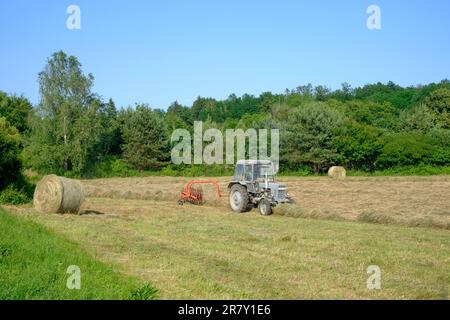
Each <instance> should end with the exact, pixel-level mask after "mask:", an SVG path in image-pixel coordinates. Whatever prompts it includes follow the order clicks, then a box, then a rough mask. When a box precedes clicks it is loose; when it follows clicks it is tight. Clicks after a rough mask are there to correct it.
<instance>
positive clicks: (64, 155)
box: [24, 52, 102, 174]
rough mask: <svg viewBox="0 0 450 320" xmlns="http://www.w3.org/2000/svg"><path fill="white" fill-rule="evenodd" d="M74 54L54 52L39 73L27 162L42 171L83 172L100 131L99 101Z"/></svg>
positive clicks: (91, 155)
mask: <svg viewBox="0 0 450 320" xmlns="http://www.w3.org/2000/svg"><path fill="white" fill-rule="evenodd" d="M92 84H93V76H92V75H90V74H89V75H84V74H83V73H82V70H81V64H80V63H79V62H78V60H77V59H76V58H75V57H73V56H67V55H66V54H65V53H64V52H57V53H55V54H53V55H52V57H51V59H49V60H48V63H47V65H46V66H45V68H44V70H43V71H42V72H41V73H39V85H40V93H41V101H40V103H39V105H38V106H37V107H36V110H35V112H34V113H33V115H32V117H31V129H32V130H31V131H32V132H31V136H30V139H29V140H28V141H27V144H26V148H25V152H24V155H25V159H26V160H27V163H28V164H29V165H30V166H31V167H33V168H35V169H37V170H39V171H41V172H55V173H63V172H67V171H69V170H70V171H73V172H74V173H76V174H82V173H83V172H85V171H86V170H87V169H88V167H89V164H90V163H89V162H90V161H89V160H90V159H92V158H93V152H94V151H95V145H96V143H97V141H98V140H99V138H100V137H101V134H102V125H101V117H100V109H101V102H100V101H99V99H97V98H96V97H95V96H94V95H93V94H92V93H91V87H92Z"/></svg>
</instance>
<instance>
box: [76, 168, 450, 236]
mask: <svg viewBox="0 0 450 320" xmlns="http://www.w3.org/2000/svg"><path fill="white" fill-rule="evenodd" d="M207 179H211V178H207ZM212 179H213V180H217V181H219V182H220V184H221V188H222V192H223V193H226V191H227V190H226V185H227V181H228V179H227V178H223V177H221V178H212ZM189 180H190V179H188V178H172V177H147V178H116V179H98V180H87V181H83V185H84V188H85V191H86V194H87V197H91V198H112V199H134V200H156V201H171V202H174V203H175V202H176V200H177V199H178V197H179V194H180V191H181V189H182V188H183V186H184V185H185V184H186V182H187V181H189ZM279 181H281V182H283V183H285V184H286V185H287V186H288V190H289V193H290V194H291V195H292V196H293V197H294V199H295V200H296V202H297V203H296V205H295V206H292V207H290V208H279V209H278V210H275V213H278V214H283V215H289V216H300V217H311V218H325V219H334V220H353V221H354V220H359V221H366V222H375V223H388V224H401V225H408V226H428V227H436V228H443V229H450V176H432V177H370V178H367V177H348V178H346V179H344V180H333V179H330V178H328V177H319V178H292V177H284V178H280V179H279ZM203 190H204V192H205V198H206V202H207V205H213V206H218V207H223V208H224V209H223V210H225V211H226V210H228V208H227V206H228V204H227V198H226V197H225V198H223V199H220V200H217V199H216V197H215V194H214V189H213V187H209V186H203ZM255 212H256V211H255Z"/></svg>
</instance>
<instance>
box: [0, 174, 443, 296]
mask: <svg viewBox="0 0 450 320" xmlns="http://www.w3.org/2000/svg"><path fill="white" fill-rule="evenodd" d="M218 180H219V181H220V182H221V184H222V186H225V184H226V178H218ZM280 180H282V181H284V182H285V183H286V184H287V185H288V187H289V189H290V191H291V192H290V193H291V194H292V195H293V196H294V197H295V199H296V200H297V204H296V205H295V206H293V207H291V208H289V209H288V210H287V211H286V210H285V209H283V208H281V209H280V210H278V211H276V214H275V215H273V216H271V217H261V216H259V215H258V214H257V212H256V210H255V211H253V212H251V213H245V214H233V213H231V212H230V210H229V209H228V208H227V203H226V199H225V198H224V199H221V200H215V199H214V195H213V193H212V189H209V188H207V187H204V190H205V193H206V196H207V198H208V200H209V201H208V202H207V203H206V205H205V206H203V207H198V206H192V205H185V206H183V207H180V206H178V205H177V203H176V200H177V197H178V195H179V192H180V190H181V188H182V187H183V186H184V184H185V183H186V181H188V179H185V178H168V177H148V178H120V179H119V178H114V179H98V180H87V181H83V184H84V188H85V191H86V194H87V200H86V202H85V204H84V206H83V210H82V212H81V215H49V214H41V213H38V212H36V211H35V210H34V209H33V208H31V206H21V207H7V208H6V209H7V210H8V211H9V212H11V213H13V214H15V215H16V216H20V217H23V219H25V220H31V221H33V222H37V223H38V224H40V225H43V226H45V227H47V228H49V229H51V230H52V231H54V232H55V233H56V234H58V235H61V236H63V237H65V238H67V239H69V240H70V241H72V242H74V243H77V244H78V245H79V246H81V248H83V250H85V251H86V252H88V253H89V254H90V255H91V256H92V257H95V258H96V259H98V260H100V261H101V262H102V263H105V264H108V265H111V266H112V267H114V269H115V270H117V271H119V272H121V273H122V274H124V275H125V276H129V277H132V278H135V279H139V280H140V281H143V282H144V283H151V284H152V285H153V286H154V287H156V288H157V289H158V290H159V293H158V297H159V298H162V299H168V298H175V299H178V298H192V299H206V298H209V299H217V298H225V299H228V298H238V299H247V298H248V299H250V298H254V299H270V298H275V299H278V298H286V299H322V298H326V299H329V298H338V299H348V298H355V299H386V298H394V299H404V298H417V299H432V298H436V299H448V298H449V289H450V288H449V286H450V233H449V232H450V231H449V229H450V200H449V190H450V177H449V176H435V177H392V178H387V177H373V178H362V177H358V178H356V177H355V178H347V179H345V180H331V179H328V178H326V177H320V178H290V177H284V178H281V179H280ZM224 190H225V189H224ZM292 208H294V209H292ZM289 210H290V211H293V212H290V211H289ZM283 215H290V216H296V217H300V218H293V217H288V216H283ZM374 222H375V223H374ZM370 265H377V266H379V267H380V269H381V274H382V288H381V290H369V289H367V286H366V281H367V278H368V277H369V275H368V274H367V272H366V270H367V267H368V266H370Z"/></svg>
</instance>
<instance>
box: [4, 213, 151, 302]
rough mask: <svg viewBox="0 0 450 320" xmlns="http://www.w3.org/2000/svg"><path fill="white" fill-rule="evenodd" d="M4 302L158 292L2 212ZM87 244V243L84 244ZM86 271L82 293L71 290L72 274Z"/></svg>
mask: <svg viewBox="0 0 450 320" xmlns="http://www.w3.org/2000/svg"><path fill="white" fill-rule="evenodd" d="M0 235H1V236H0V300H6V299H14V300H15V299H151V298H154V296H155V289H154V288H152V287H151V286H149V285H148V284H143V283H142V282H141V281H139V280H137V279H134V278H132V277H128V276H124V275H122V274H120V273H118V272H117V271H115V270H114V269H113V268H112V267H110V266H107V265H106V264H104V263H102V262H99V261H97V260H95V259H94V258H92V256H90V255H89V254H87V253H85V252H83V251H82V250H81V249H80V248H79V247H78V245H76V244H75V243H73V242H70V241H69V240H67V239H65V238H64V237H62V236H60V235H57V234H55V233H54V232H52V231H49V230H47V229H46V228H44V227H42V226H40V225H38V224H36V223H34V222H31V221H26V220H24V219H22V218H20V217H17V216H13V215H10V214H8V213H6V212H5V211H4V210H2V209H0ZM79 240H80V241H82V239H79ZM71 265H76V266H78V267H79V268H80V271H81V288H80V290H76V289H75V290H69V289H67V286H66V282H67V279H68V278H69V276H70V274H67V273H66V271H67V268H68V267H69V266H71Z"/></svg>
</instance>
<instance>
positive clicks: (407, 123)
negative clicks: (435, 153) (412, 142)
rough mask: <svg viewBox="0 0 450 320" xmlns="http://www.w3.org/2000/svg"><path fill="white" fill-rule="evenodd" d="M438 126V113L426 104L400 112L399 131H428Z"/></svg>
mask: <svg viewBox="0 0 450 320" xmlns="http://www.w3.org/2000/svg"><path fill="white" fill-rule="evenodd" d="M436 127H437V124H436V114H435V113H433V112H432V111H431V110H430V109H429V108H428V107H427V106H426V105H424V104H420V105H418V106H415V107H413V108H411V109H408V110H405V111H402V112H401V113H400V119H399V121H398V131H400V132H419V133H427V132H430V131H431V130H432V129H433V128H436Z"/></svg>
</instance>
